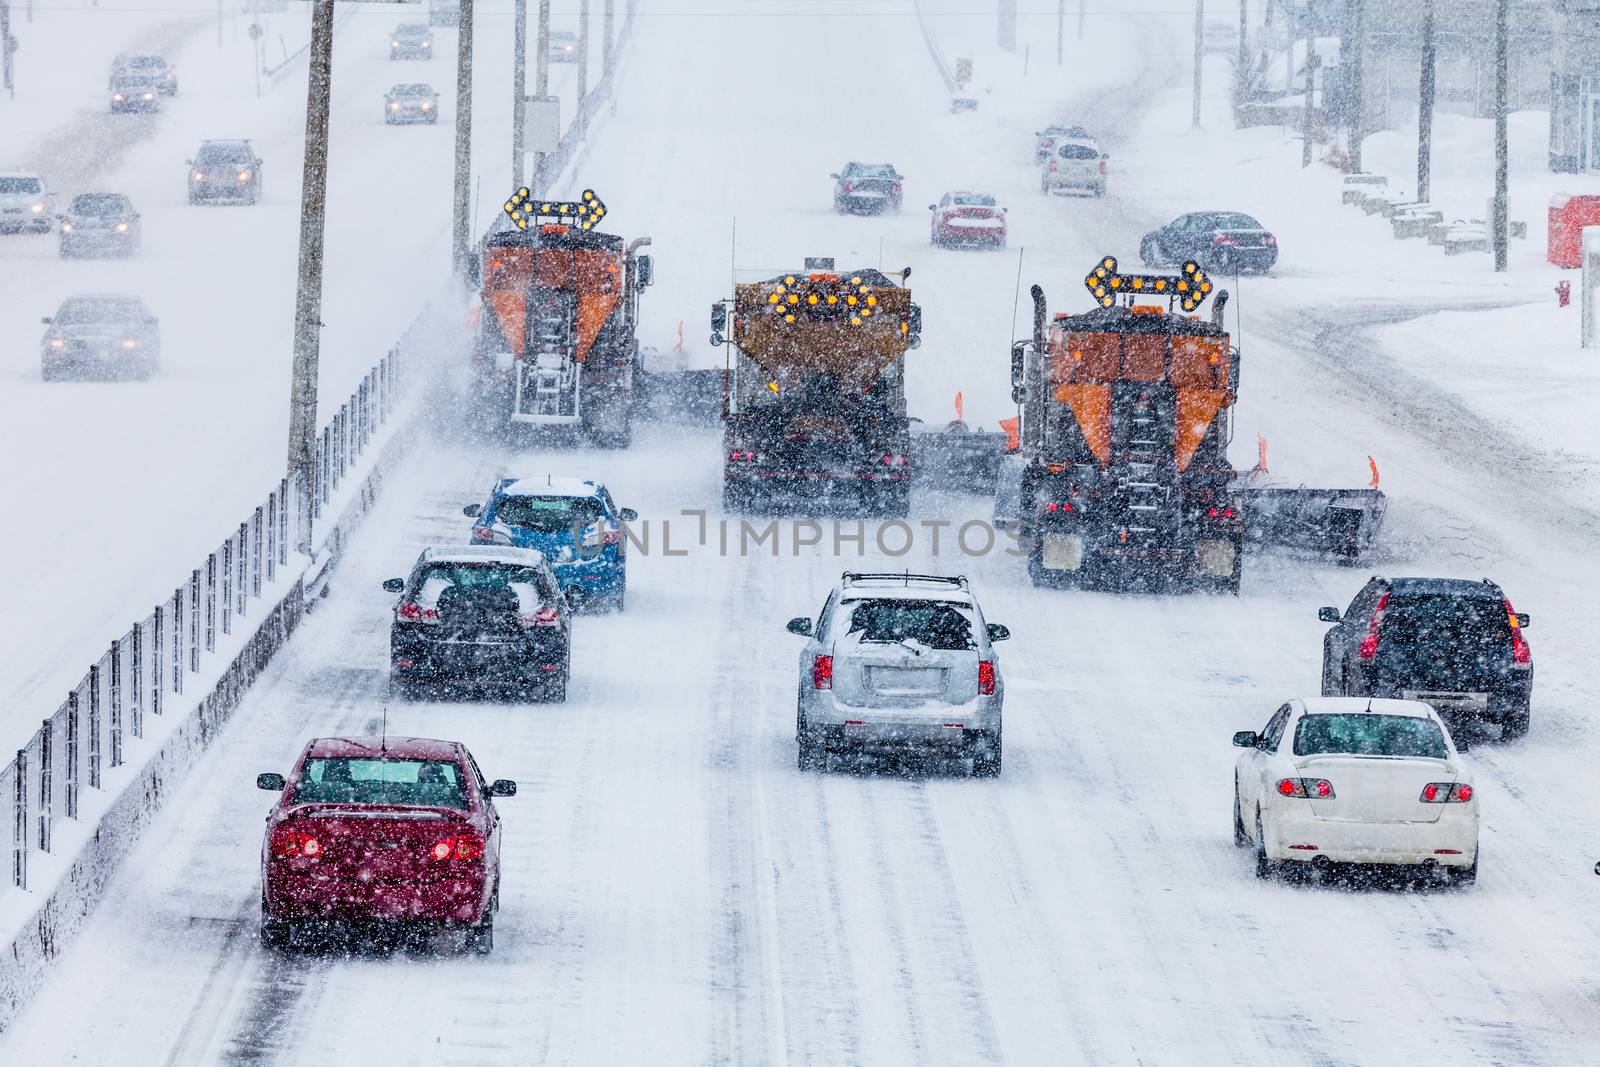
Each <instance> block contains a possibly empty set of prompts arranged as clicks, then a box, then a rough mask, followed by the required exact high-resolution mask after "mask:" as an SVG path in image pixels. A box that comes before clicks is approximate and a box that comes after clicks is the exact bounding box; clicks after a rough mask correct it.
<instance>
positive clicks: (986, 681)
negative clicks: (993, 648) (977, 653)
mask: <svg viewBox="0 0 1600 1067" xmlns="http://www.w3.org/2000/svg"><path fill="white" fill-rule="evenodd" d="M978 695H979V696H981V697H992V696H994V661H993V660H987V659H986V660H979V661H978Z"/></svg>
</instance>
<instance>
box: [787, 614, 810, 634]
mask: <svg viewBox="0 0 1600 1067" xmlns="http://www.w3.org/2000/svg"><path fill="white" fill-rule="evenodd" d="M789 632H790V633H792V634H799V635H800V636H801V637H810V636H811V620H810V619H808V618H805V617H804V616H802V617H800V618H798V619H790V620H789Z"/></svg>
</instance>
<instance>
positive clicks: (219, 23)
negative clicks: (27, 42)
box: [28, 0, 222, 48]
mask: <svg viewBox="0 0 1600 1067" xmlns="http://www.w3.org/2000/svg"><path fill="white" fill-rule="evenodd" d="M28 12H29V14H30V15H31V14H32V12H33V0H28ZM28 21H29V22H32V21H33V19H32V18H29V19H28ZM217 47H218V48H221V47H222V0H217Z"/></svg>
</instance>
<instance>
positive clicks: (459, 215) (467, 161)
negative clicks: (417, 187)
mask: <svg viewBox="0 0 1600 1067" xmlns="http://www.w3.org/2000/svg"><path fill="white" fill-rule="evenodd" d="M456 39H457V44H456V188H455V217H454V220H453V222H454V226H453V230H454V238H455V239H454V240H453V241H452V242H451V250H450V251H451V257H450V258H451V262H452V263H453V264H454V268H455V272H456V276H457V277H459V278H465V277H466V276H467V270H468V266H469V260H470V258H471V256H472V249H471V242H472V234H471V229H472V217H471V210H472V0H461V29H460V30H459V31H458V32H457V34H456Z"/></svg>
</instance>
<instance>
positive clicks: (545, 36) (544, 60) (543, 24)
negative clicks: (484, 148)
mask: <svg viewBox="0 0 1600 1067" xmlns="http://www.w3.org/2000/svg"><path fill="white" fill-rule="evenodd" d="M534 48H535V49H536V51H535V52H534V53H533V95H534V96H536V97H538V98H539V99H540V100H541V101H542V100H544V99H545V98H546V97H547V96H548V95H549V93H550V0H539V40H538V41H537V42H536V43H535V45H534ZM544 157H545V154H544V153H543V152H535V153H534V154H533V181H534V185H535V186H536V187H537V188H535V189H534V192H535V193H537V194H538V195H539V196H543V195H544Z"/></svg>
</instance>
